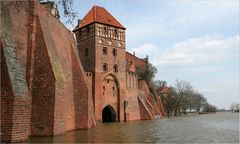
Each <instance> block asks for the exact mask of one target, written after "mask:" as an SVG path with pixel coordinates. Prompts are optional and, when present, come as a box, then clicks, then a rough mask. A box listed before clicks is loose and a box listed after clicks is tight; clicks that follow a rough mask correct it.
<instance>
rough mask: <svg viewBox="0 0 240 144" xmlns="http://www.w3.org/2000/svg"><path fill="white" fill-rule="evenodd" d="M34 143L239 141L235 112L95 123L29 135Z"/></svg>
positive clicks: (237, 120) (237, 119) (237, 117)
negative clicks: (60, 132)
mask: <svg viewBox="0 0 240 144" xmlns="http://www.w3.org/2000/svg"><path fill="white" fill-rule="evenodd" d="M28 142H37V143H52V142H54V143H95V142H97V143H120V142H124V143H160V142H161V143H239V114H238V113H231V112H229V113H216V114H202V115H190V116H180V117H170V118H162V119H155V120H148V121H131V122H116V123H98V125H97V127H95V128H91V129H88V130H77V131H71V132H68V133H66V134H64V135H59V136H54V137H31V138H30V139H29V141H28Z"/></svg>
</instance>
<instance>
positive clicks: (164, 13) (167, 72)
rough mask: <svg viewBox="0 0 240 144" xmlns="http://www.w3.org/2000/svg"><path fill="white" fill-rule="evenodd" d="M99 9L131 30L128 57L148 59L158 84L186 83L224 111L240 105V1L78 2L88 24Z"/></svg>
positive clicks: (127, 0) (79, 14)
mask: <svg viewBox="0 0 240 144" xmlns="http://www.w3.org/2000/svg"><path fill="white" fill-rule="evenodd" d="M93 5H99V6H103V7H104V8H106V9H107V10H108V11H109V12H110V13H111V14H112V15H113V16H114V17H115V18H116V19H118V20H119V22H120V23H121V24H122V25H124V26H125V27H126V28H127V29H126V49H127V51H129V52H135V53H136V55H137V56H139V57H145V56H146V55H148V56H149V59H150V63H152V64H153V65H154V66H156V67H157V69H158V73H157V76H156V78H155V79H159V80H165V81H167V82H168V85H173V84H174V82H175V80H176V79H178V80H186V81H188V82H190V83H191V84H192V86H193V87H194V88H195V89H197V90H198V91H199V92H201V93H203V94H204V96H205V97H206V98H207V99H208V101H209V102H210V103H211V104H214V105H216V106H217V107H218V108H226V109H228V108H229V107H230V104H231V103H232V102H239V95H240V94H239V61H240V59H239V30H240V28H239V25H240V23H239V21H240V20H239V1H238V0H212V1H211V0H207V1H204V0H199V1H196V0H195V1H191V0H75V1H74V7H73V10H74V11H76V12H77V13H78V16H79V17H78V18H79V19H82V18H83V17H84V15H86V13H87V12H88V11H89V10H90V9H91V8H92V6H93ZM74 23H75V24H76V23H77V22H76V21H75V22H74ZM69 27H70V29H71V26H69Z"/></svg>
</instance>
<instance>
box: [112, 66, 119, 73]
mask: <svg viewBox="0 0 240 144" xmlns="http://www.w3.org/2000/svg"><path fill="white" fill-rule="evenodd" d="M113 71H114V72H118V65H116V64H115V65H114V66H113Z"/></svg>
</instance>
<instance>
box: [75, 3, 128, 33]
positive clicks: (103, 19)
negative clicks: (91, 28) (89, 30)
mask: <svg viewBox="0 0 240 144" xmlns="http://www.w3.org/2000/svg"><path fill="white" fill-rule="evenodd" d="M94 22H98V23H101V24H106V25H111V26H115V27H118V28H122V29H125V27H124V26H123V25H122V24H120V23H119V22H118V21H117V20H116V19H115V18H114V17H113V16H112V15H111V14H110V13H109V12H108V11H107V10H106V9H105V8H103V7H100V6H96V5H95V6H93V7H92V9H91V10H90V11H89V12H88V13H87V15H86V16H85V17H84V18H83V19H82V21H81V22H80V24H79V25H78V26H77V27H76V28H75V29H74V30H73V31H75V30H77V29H79V28H82V27H84V26H87V25H89V24H91V23H94Z"/></svg>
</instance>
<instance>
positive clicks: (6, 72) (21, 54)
mask: <svg viewBox="0 0 240 144" xmlns="http://www.w3.org/2000/svg"><path fill="white" fill-rule="evenodd" d="M30 4H31V2H27V3H26V2H16V1H14V2H8V1H4V2H1V6H2V7H1V16H2V17H1V26H2V29H1V30H2V31H1V36H2V39H1V64H2V65H1V142H15V141H19V140H24V139H27V138H28V135H29V122H30V108H31V107H30V101H31V99H30V97H29V92H28V87H27V82H26V78H25V76H26V71H25V65H26V61H27V56H26V53H27V49H26V47H27V43H26V41H27V38H28V35H27V34H26V33H25V31H28V17H29V16H30V15H31V12H32V11H31V9H30ZM21 6H22V7H23V11H20V7H21ZM26 11H28V12H26ZM17 14H19V15H21V16H22V18H19V17H18V16H17ZM15 19H16V20H19V24H16V23H14V22H13V21H14V20H15ZM2 22H3V23H2ZM17 25H18V26H17ZM17 27H18V28H17ZM20 29H21V30H20ZM14 33H18V34H14Z"/></svg>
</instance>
